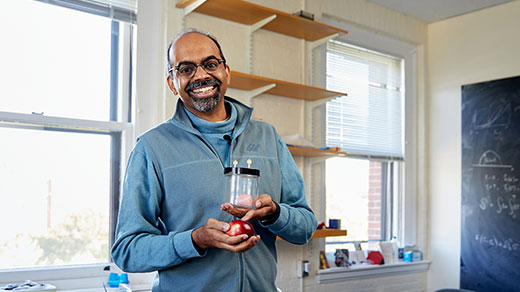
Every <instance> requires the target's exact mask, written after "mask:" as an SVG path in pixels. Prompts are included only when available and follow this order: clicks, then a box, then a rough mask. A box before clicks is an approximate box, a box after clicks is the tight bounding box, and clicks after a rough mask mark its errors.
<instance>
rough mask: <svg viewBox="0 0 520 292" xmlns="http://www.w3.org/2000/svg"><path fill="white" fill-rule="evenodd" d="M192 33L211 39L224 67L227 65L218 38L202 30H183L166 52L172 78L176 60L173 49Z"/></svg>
mask: <svg viewBox="0 0 520 292" xmlns="http://www.w3.org/2000/svg"><path fill="white" fill-rule="evenodd" d="M192 33H196V34H200V35H203V36H205V37H207V38H209V39H210V40H211V41H213V43H214V44H215V45H216V46H217V48H218V51H219V53H220V59H222V60H224V65H225V64H226V58H225V57H224V53H223V52H222V48H221V47H220V44H219V42H218V41H217V38H216V37H214V36H212V35H211V34H209V33H207V32H203V31H200V30H196V29H193V28H190V29H187V30H183V31H181V32H180V33H179V34H177V35H176V36H175V38H174V39H173V40H172V41H171V42H170V44H169V45H168V49H167V50H166V63H167V67H168V74H169V75H170V76H171V77H173V76H172V75H171V74H173V72H172V67H173V65H172V60H173V59H174V57H173V55H174V54H175V52H174V51H173V50H172V48H173V46H174V45H175V43H176V42H177V41H178V40H179V39H180V38H182V37H183V36H185V35H187V34H192Z"/></svg>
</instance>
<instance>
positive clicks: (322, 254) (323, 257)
mask: <svg viewBox="0 0 520 292" xmlns="http://www.w3.org/2000/svg"><path fill="white" fill-rule="evenodd" d="M328 268H330V265H329V261H328V260H327V255H326V254H325V251H323V250H322V251H320V269H321V270H324V269H328Z"/></svg>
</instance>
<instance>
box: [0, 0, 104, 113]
mask: <svg viewBox="0 0 520 292" xmlns="http://www.w3.org/2000/svg"><path fill="white" fill-rule="evenodd" d="M0 19H2V25H1V26H0V38H1V39H2V46H0V64H2V66H0V110H1V111H10V112H19V113H31V112H37V113H44V114H45V115H47V116H61V117H74V118H80V119H91V120H104V121H108V120H109V110H110V32H111V30H110V25H111V22H110V19H108V18H104V17H100V16H96V15H92V14H88V13H83V12H79V11H75V10H72V9H66V8H63V7H59V6H55V5H49V4H46V3H41V2H38V1H33V0H7V1H2V9H0ZM49 20H52V21H49Z"/></svg>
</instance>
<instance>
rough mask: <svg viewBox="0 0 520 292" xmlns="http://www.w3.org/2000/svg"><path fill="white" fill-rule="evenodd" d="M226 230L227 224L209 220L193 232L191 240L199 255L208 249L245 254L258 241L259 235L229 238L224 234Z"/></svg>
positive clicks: (227, 228)
mask: <svg viewBox="0 0 520 292" xmlns="http://www.w3.org/2000/svg"><path fill="white" fill-rule="evenodd" d="M228 230H229V224H228V223H226V222H222V221H218V220H216V219H213V218H210V219H208V221H206V223H205V224H204V225H203V226H202V227H200V228H197V229H195V230H193V232H192V233H191V239H192V240H193V244H194V245H195V247H196V248H197V251H198V252H199V253H202V251H203V250H205V249H208V248H210V247H215V248H219V249H223V250H228V251H232V252H245V251H247V250H249V249H251V248H252V247H253V246H255V245H256V244H257V243H258V241H259V240H260V235H255V236H251V237H250V238H249V239H248V238H247V235H246V234H242V235H239V236H229V235H227V234H226V232H227V231H228ZM246 239H247V240H246Z"/></svg>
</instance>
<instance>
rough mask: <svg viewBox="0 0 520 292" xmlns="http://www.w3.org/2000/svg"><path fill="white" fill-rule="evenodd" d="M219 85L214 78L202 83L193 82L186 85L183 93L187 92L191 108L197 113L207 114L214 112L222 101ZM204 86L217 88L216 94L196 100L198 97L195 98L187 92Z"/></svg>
mask: <svg viewBox="0 0 520 292" xmlns="http://www.w3.org/2000/svg"><path fill="white" fill-rule="evenodd" d="M220 84H221V82H220V80H218V79H216V78H212V79H206V80H202V81H195V82H190V83H188V85H186V89H185V91H186V92H188V95H189V96H190V99H191V102H192V104H193V107H194V108H195V109H196V110H197V111H199V112H209V111H211V110H214V109H215V108H216V107H217V105H218V104H219V103H220V101H221V99H222V97H221V94H220ZM204 86H217V93H216V94H215V95H213V96H210V97H205V98H198V97H195V96H193V95H191V94H189V92H190V91H191V90H193V89H194V88H197V87H204Z"/></svg>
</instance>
